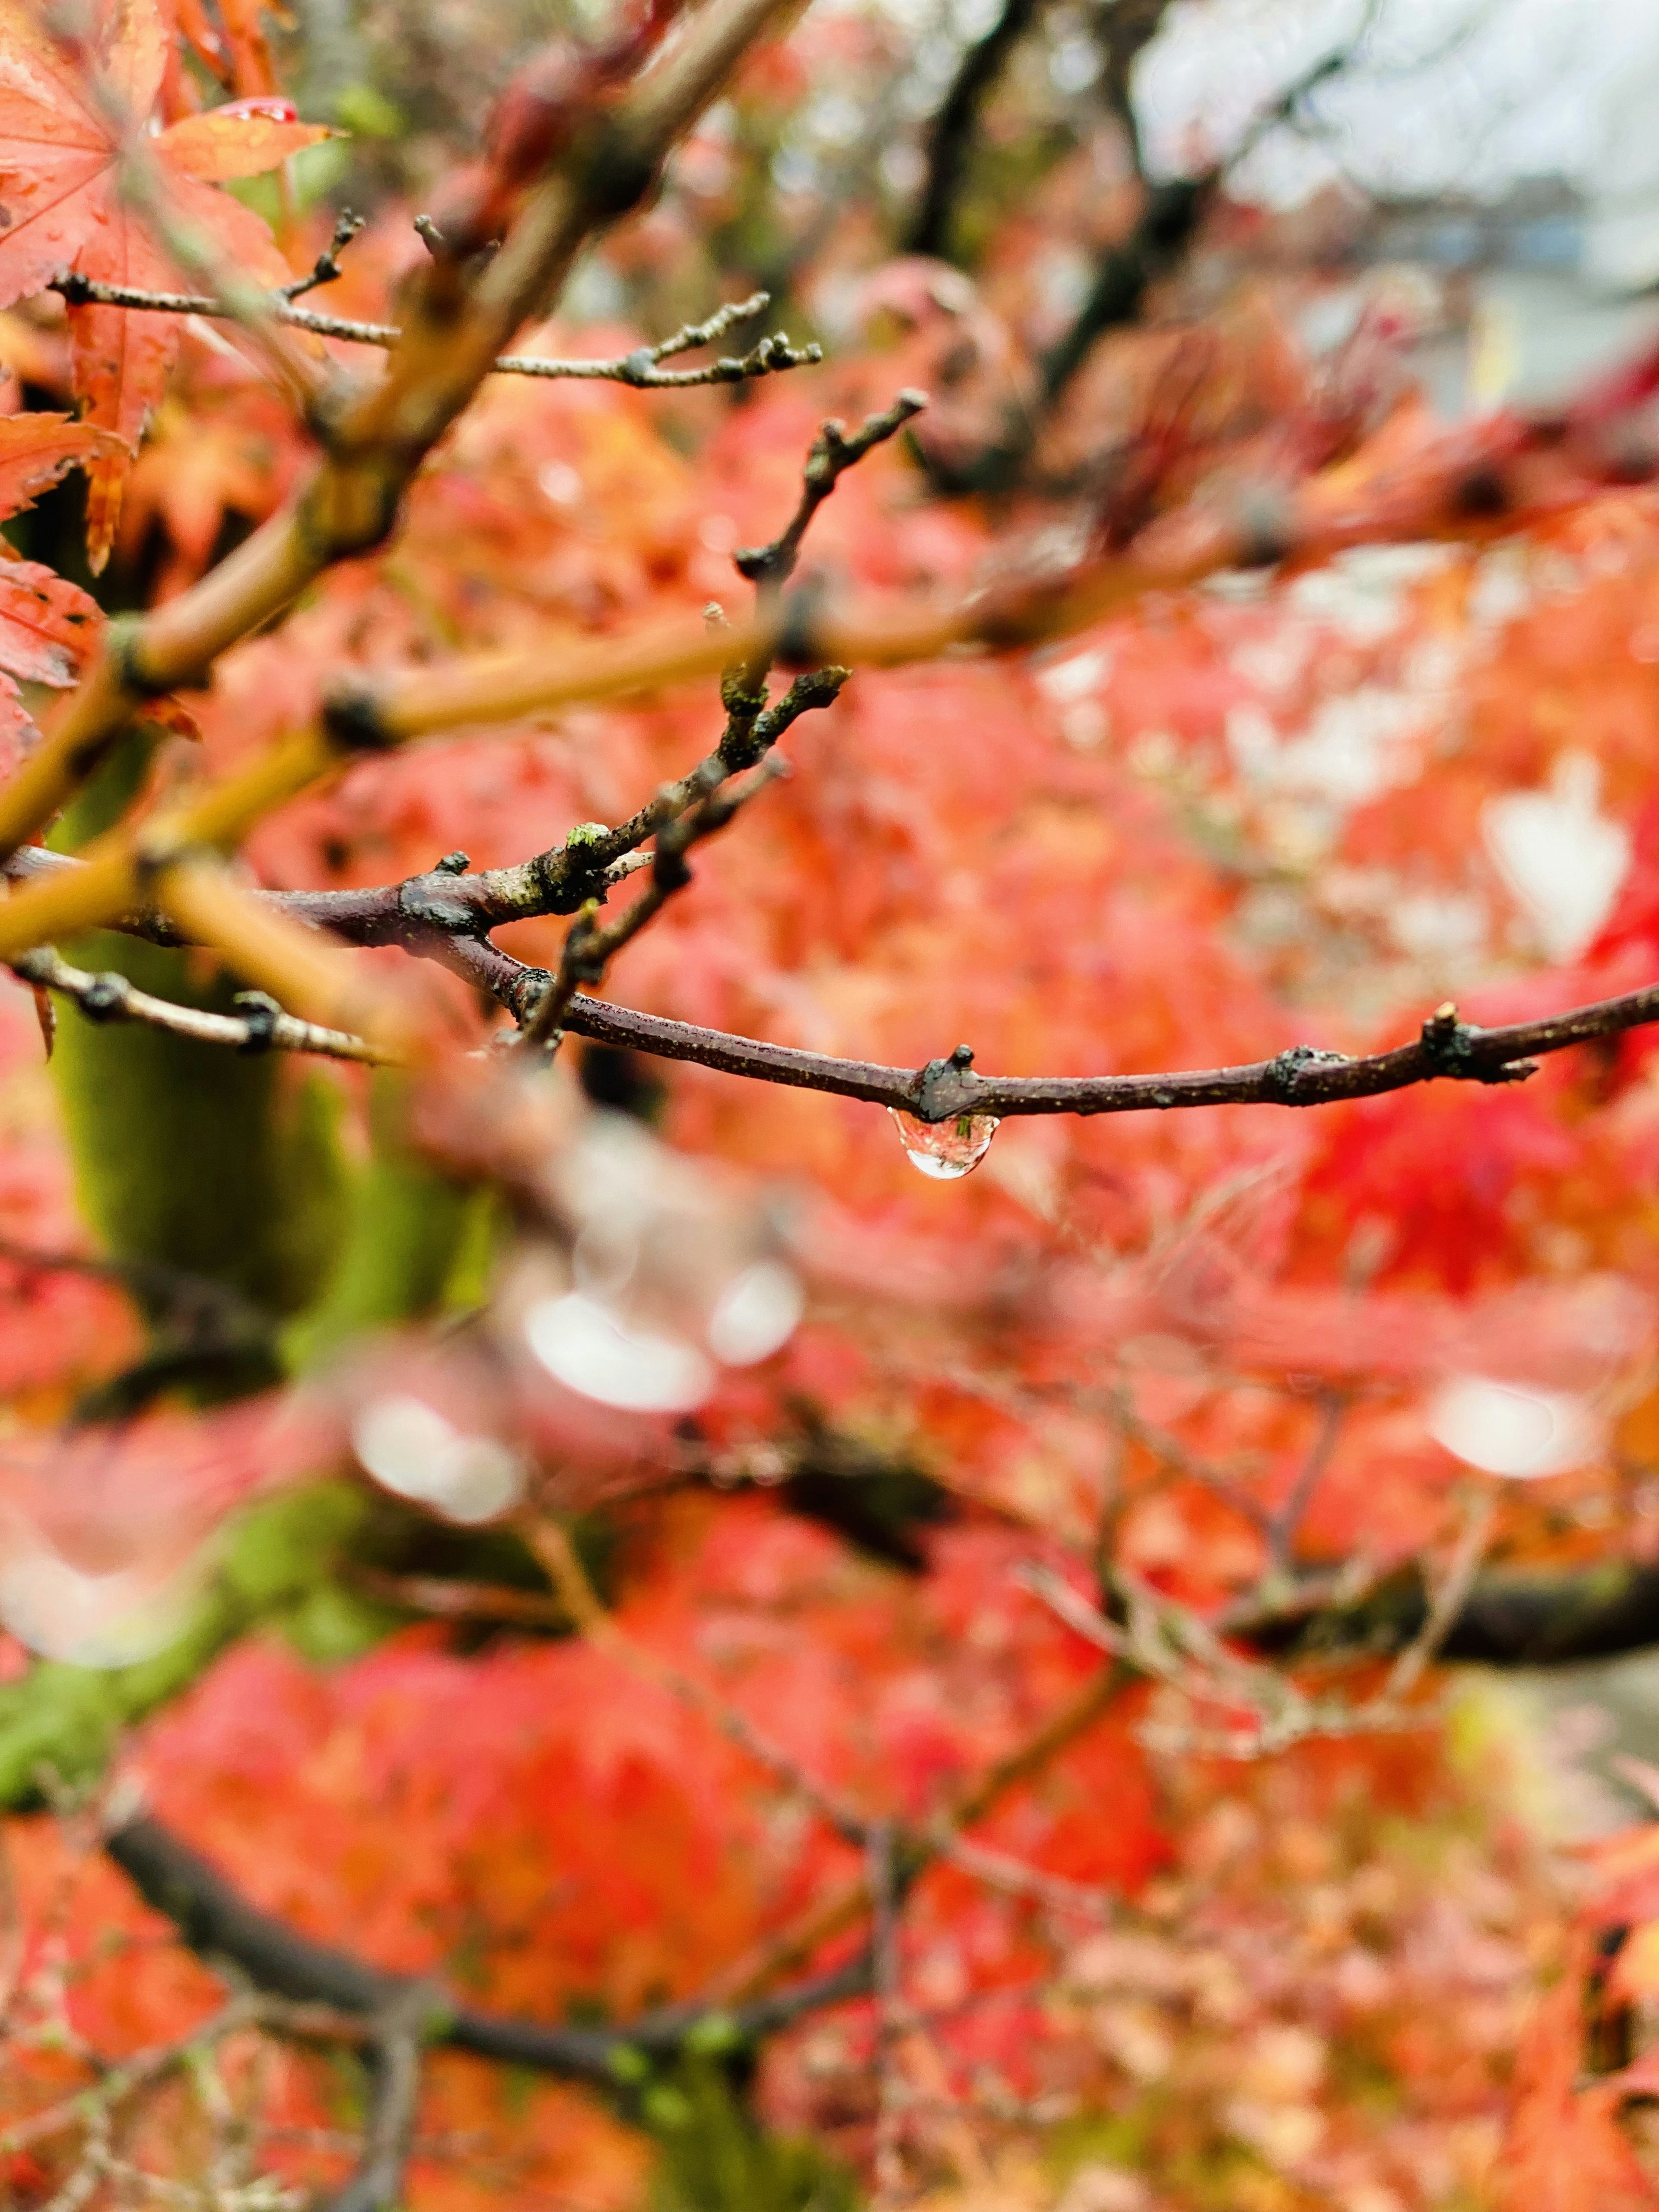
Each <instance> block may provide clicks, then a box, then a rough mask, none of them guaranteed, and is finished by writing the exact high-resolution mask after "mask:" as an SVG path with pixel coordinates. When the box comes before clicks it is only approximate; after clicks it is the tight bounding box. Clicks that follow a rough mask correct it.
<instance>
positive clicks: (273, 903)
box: [4, 671, 1659, 1121]
mask: <svg viewBox="0 0 1659 2212" xmlns="http://www.w3.org/2000/svg"><path fill="white" fill-rule="evenodd" d="M835 673H838V671H825V672H824V674H823V678H820V679H817V680H823V681H827V680H828V678H829V676H830V675H831V674H835ZM807 680H811V679H807ZM782 703H783V702H780V707H781V705H782ZM711 757H713V756H711ZM695 773H696V772H695V771H694V774H695ZM684 781H685V783H686V784H687V785H689V784H690V781H691V779H690V778H688V779H685V780H684ZM669 788H670V789H671V790H675V791H678V789H680V788H681V787H669ZM666 803H667V802H666V801H659V802H653V805H656V804H663V805H666ZM648 811H649V810H642V811H641V816H636V817H634V822H635V823H636V824H637V823H640V821H641V818H642V817H643V815H644V814H645V813H647V812H648ZM602 834H603V835H604V836H607V837H609V836H616V835H619V834H621V833H620V832H605V833H602ZM648 834H650V832H649V829H642V830H641V836H644V835H648ZM596 842H597V840H596ZM580 849H581V845H580V840H577V841H576V842H573V841H572V840H567V841H566V843H565V845H564V846H562V847H559V848H555V849H554V854H553V855H551V856H545V857H544V861H538V862H527V863H525V864H524V866H523V869H497V870H493V871H490V872H489V873H487V874H483V875H479V876H477V877H465V876H459V875H447V874H444V873H442V872H438V871H435V872H433V873H432V874H429V875H425V876H412V877H410V878H406V879H405V881H404V882H403V883H401V884H383V885H380V886H379V887H378V888H377V889H375V890H361V891H358V890H348V891H258V892H254V893H252V894H249V896H250V898H251V899H252V901H253V902H256V903H258V904H262V905H268V906H270V907H273V908H276V909H277V910H279V911H282V912H285V913H287V914H289V915H292V916H293V917H294V918H295V920H298V921H305V922H307V923H310V924H312V925H313V926H314V927H317V928H319V929H321V930H326V931H328V932H330V933H331V934H332V935H334V936H335V937H337V938H338V939H340V940H341V941H342V942H343V944H344V945H401V946H402V947H403V948H404V951H408V952H410V953H413V954H415V955H416V956H417V957H423V958H428V959H435V960H438V961H440V962H441V963H443V964H444V965H445V966H447V967H449V968H451V969H453V970H454V972H456V973H457V974H459V975H462V976H463V977H464V978H465V980H466V981H468V982H469V983H472V984H474V985H476V986H477V987H478V988H479V989H481V990H484V991H487V992H488V993H489V994H490V996H492V997H493V998H495V1000H498V1002H499V1003H500V1004H501V1006H504V1007H506V1009H507V1012H509V1013H510V1014H512V1015H513V1018H514V1019H515V1020H516V1021H518V1022H519V1023H520V1024H526V1023H527V1022H528V1021H529V1020H530V1019H531V1018H532V1014H533V1012H534V1010H535V1008H536V1007H537V1006H538V1005H539V1004H540V1003H541V1002H542V1001H543V1000H544V996H545V994H546V992H547V990H548V987H549V986H550V983H551V981H552V980H553V979H552V977H551V975H550V972H549V971H548V970H547V969H544V968H535V967H531V966H529V965H527V964H526V963H525V962H523V961H520V960H517V959H514V958H513V955H512V954H511V953H508V952H504V951H502V950H501V948H500V946H498V945H493V944H491V943H490V942H489V931H490V930H491V929H493V928H496V927H500V926H501V924H502V923H504V922H506V921H522V920H524V919H526V917H528V916H530V915H538V914H549V913H559V912H568V911H569V910H570V908H569V907H568V906H561V905H558V904H556V903H555V902H554V901H553V900H552V899H551V898H550V899H548V900H547V902H545V903H533V902H530V900H529V898H528V897H527V896H526V902H524V903H520V902H519V896H520V894H519V893H518V891H517V890H511V891H509V890H504V889H503V888H502V884H503V879H504V878H513V879H515V880H516V879H517V878H520V876H521V875H522V874H523V873H524V872H525V871H526V870H537V871H539V870H542V869H543V868H544V867H545V868H546V870H547V871H548V872H550V874H551V876H552V878H553V879H554V880H555V881H556V882H557V883H559V884H562V885H563V886H565V895H568V885H569V884H570V881H571V879H572V877H573V875H574V865H573V864H574V857H575V855H576V854H578V853H579V852H580ZM83 865H84V864H83V863H82V862H79V861H76V860H72V859H70V858H68V857H66V856H64V855H63V854H56V853H48V852H46V851H44V850H43V849H41V848H39V847H29V848H24V849H23V850H21V851H20V852H18V853H17V854H14V855H13V856H12V859H11V860H9V862H7V863H5V864H4V872H5V873H6V874H8V875H10V876H12V877H13V878H16V879H20V880H23V881H29V880H37V881H38V880H40V879H42V878H56V877H58V875H60V874H62V873H64V872H68V871H70V870H73V869H75V868H77V867H80V866H83ZM567 870H568V871H569V872H566V871H567ZM116 926H117V927H120V928H123V929H125V931H126V932H127V933H129V934H131V935H135V936H140V937H146V938H149V939H151V940H152V941H155V942H157V943H161V944H166V945H177V944H181V943H183V942H185V938H184V935H183V934H182V933H181V932H179V930H178V929H177V928H175V927H173V926H172V925H171V924H169V923H168V922H167V921H165V920H163V919H161V918H160V917H155V916H146V915H128V916H125V917H123V918H122V919H121V920H120V921H119V922H118V924H117V925H116ZM22 957H23V958H29V957H33V956H31V955H25V956H22ZM16 964H19V965H20V966H21V962H20V963H16ZM219 1018H221V1019H222V1017H219ZM285 1018H287V1017H285ZM1655 1021H1659V984H1650V985H1648V986H1646V987H1644V989H1642V990H1639V991H1630V992H1626V993H1625V994H1623V995H1621V996H1620V997H1618V998H1613V999H1599V1000H1593V1001H1591V1002H1590V1003H1589V1004H1588V1005H1585V1006H1573V1007H1570V1008H1568V1009H1566V1010H1565V1012H1561V1013H1559V1014H1553V1015H1548V1016H1546V1017H1544V1018H1541V1019H1539V1020H1536V1021H1530V1022H1510V1023H1504V1024H1498V1025H1495V1026H1493V1027H1492V1028H1483V1027H1481V1026H1480V1025H1479V1024H1474V1023H1468V1022H1464V1021H1462V1020H1460V1019H1459V1018H1458V1016H1457V1013H1456V1010H1455V1008H1451V1007H1445V1006H1442V1007H1439V1008H1437V1010H1436V1011H1435V1012H1434V1013H1432V1014H1431V1015H1430V1016H1429V1018H1428V1019H1427V1020H1426V1021H1425V1023H1424V1024H1423V1026H1422V1029H1421V1030H1420V1032H1419V1036H1417V1038H1416V1039H1415V1040H1414V1041H1413V1042H1410V1043H1408V1044H1401V1045H1396V1046H1395V1047H1394V1048H1392V1049H1390V1050H1389V1051H1387V1052H1378V1053H1370V1054H1362V1055H1360V1056H1358V1057H1357V1058H1349V1057H1348V1056H1347V1055H1346V1054H1342V1053H1337V1052H1322V1051H1320V1050H1318V1049H1316V1048H1314V1047H1313V1046H1310V1045H1292V1046H1291V1047H1289V1048H1287V1049H1286V1050H1285V1051H1284V1052H1281V1053H1278V1054H1275V1055H1274V1056H1273V1058H1272V1059H1271V1060H1251V1061H1249V1062H1247V1063H1245V1064H1244V1065H1243V1066H1235V1067H1216V1068H1187V1069H1178V1070H1172V1071H1170V1072H1168V1073H1163V1074H1149V1075H1092V1076H1091V1075H1060V1076H1041V1075H1038V1076H981V1075H980V1074H978V1073H975V1070H974V1067H973V1065H972V1060H973V1054H972V1053H971V1052H969V1054H967V1057H966V1060H963V1056H962V1054H961V1052H960V1051H958V1052H957V1053H955V1054H951V1056H950V1057H949V1058H948V1059H939V1060H929V1061H927V1063H926V1065H925V1066H921V1067H919V1068H910V1067H895V1066H889V1065H886V1064H884V1063H883V1062H880V1061H877V1060H847V1059H842V1058H839V1057H837V1056H836V1054H830V1053H819V1052H806V1051H803V1050H802V1049H801V1048H799V1047H798V1046H794V1045H786V1044H774V1043H771V1042H767V1041H766V1040H764V1039H762V1038H758V1037H745V1036H734V1035H732V1033H730V1032H729V1031H726V1030H713V1029H705V1028H702V1027H701V1026H700V1025H699V1024H696V1023H694V1022H680V1021H675V1020H672V1019H671V1018H669V1017H668V1016H667V1015H665V1014H648V1013H642V1012H639V1011H638V1010H637V1009H636V1008H634V1007H631V1006H613V1005H611V1003H609V1002H608V1001H606V1000H599V999H594V998H590V997H588V996H587V995H586V994H584V993H582V992H580V990H578V991H575V992H574V993H573V994H572V995H571V997H570V999H569V1000H568V1004H567V1006H565V1008H564V1011H563V1012H562V1017H561V1022H560V1025H561V1026H562V1028H564V1029H566V1030H570V1031H572V1032H574V1034H575V1035H577V1036H586V1037H589V1038H592V1040H593V1041H594V1042H596V1043H599V1044H608V1045H617V1046H621V1047H624V1048H628V1049H630V1050H632V1051H635V1052H641V1053H645V1054H649V1055H651V1056H652V1057H653V1058H656V1059H659V1060H686V1061H689V1062H690V1063H692V1064H693V1065H695V1066H699V1067H708V1068H712V1069H714V1070H715V1071H716V1072H717V1073H720V1074H725V1075H738V1076H742V1077H744V1079H747V1080H749V1081H750V1082H757V1083H776V1084H781V1085H784V1086H785V1087H786V1088H787V1089H790V1090H796V1091H825V1092H827V1093H829V1095H831V1096H833V1097H842V1098H860V1099H863V1100H864V1101H866V1103H868V1104H871V1105H874V1106H893V1107H896V1108H898V1109H900V1110H901V1111H902V1112H904V1113H908V1114H914V1115H916V1116H917V1117H918V1118H919V1119H920V1120H921V1121H951V1120H954V1119H955V1118H956V1117H957V1116H958V1115H963V1114H994V1115H998V1116H1000V1117H1002V1118H1006V1117H1008V1116H1010V1115H1046V1114H1079V1115H1093V1114H1135V1113H1146V1112H1152V1111H1156V1112H1170V1111H1174V1110H1177V1109H1184V1108H1188V1107H1195V1106H1251V1105H1255V1106H1329V1105H1335V1104H1337V1103H1340V1102H1342V1101H1344V1100H1347V1099H1353V1098H1375V1097H1381V1096H1383V1094H1384V1093H1385V1092H1389V1091H1406V1090H1409V1089H1411V1088H1412V1087H1413V1085H1417V1084H1419V1083H1432V1082H1435V1081H1437V1080H1442V1079H1445V1080H1452V1081H1461V1082H1468V1083H1483V1084H1491V1085H1497V1084H1504V1083H1516V1082H1521V1081H1524V1080H1525V1079H1526V1078H1527V1077H1528V1075H1530V1074H1531V1073H1533V1072H1534V1068H1533V1065H1532V1063H1534V1062H1535V1061H1537V1060H1541V1059H1543V1058H1545V1057H1546V1056H1547V1055H1548V1054H1552V1053H1557V1052H1565V1051H1568V1050H1571V1048H1573V1047H1574V1046H1577V1045H1582V1044H1589V1043H1592V1042H1595V1040H1597V1039H1599V1038H1603V1037H1613V1036H1622V1035H1623V1034H1624V1033H1625V1032H1626V1030H1634V1029H1640V1028H1642V1027H1644V1025H1645V1024H1648V1023H1650V1022H1655Z"/></svg>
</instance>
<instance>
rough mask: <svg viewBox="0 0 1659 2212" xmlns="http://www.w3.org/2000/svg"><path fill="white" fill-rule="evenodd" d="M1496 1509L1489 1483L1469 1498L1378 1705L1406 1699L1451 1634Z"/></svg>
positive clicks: (1470, 1585) (1480, 1558)
mask: <svg viewBox="0 0 1659 2212" xmlns="http://www.w3.org/2000/svg"><path fill="white" fill-rule="evenodd" d="M1497 1510H1498V1506H1497V1499H1496V1498H1495V1497H1494V1496H1493V1494H1492V1486H1491V1485H1490V1484H1487V1485H1486V1486H1484V1487H1482V1488H1480V1489H1479V1490H1476V1491H1475V1492H1473V1494H1472V1495H1471V1496H1470V1498H1469V1499H1468V1504H1467V1506H1466V1509H1465V1512H1464V1516H1463V1528H1462V1534H1460V1535H1459V1537H1458V1540H1457V1542H1456V1545H1455V1547H1454V1548H1453V1551H1452V1555H1451V1559H1450V1560H1449V1563H1448V1565H1447V1568H1446V1571H1445V1573H1444V1574H1443V1576H1442V1577H1441V1579H1440V1583H1439V1585H1438V1587H1437V1589H1436V1590H1435V1593H1434V1595H1433V1598H1432V1599H1431V1601H1430V1605H1429V1609H1428V1613H1427V1614H1426V1615H1425V1619H1424V1622H1423V1626H1422V1627H1421V1628H1420V1629H1419V1632H1418V1633H1417V1634H1416V1635H1415V1636H1414V1637H1413V1639H1412V1641H1411V1642H1410V1643H1409V1644H1407V1646H1406V1649H1405V1650H1403V1651H1402V1652H1401V1654H1400V1656H1399V1657H1398V1658H1397V1659H1396V1660H1395V1662H1394V1665H1393V1666H1392V1667H1391V1668H1389V1679H1388V1680H1387V1682H1386V1683H1385V1684H1384V1685H1383V1690H1382V1693H1381V1695H1380V1696H1379V1698H1378V1699H1377V1703H1378V1705H1383V1706H1393V1705H1399V1703H1400V1702H1401V1699H1404V1698H1406V1697H1408V1696H1409V1695H1410V1693H1411V1692H1412V1691H1413V1690H1414V1689H1415V1688H1416V1686H1417V1684H1418V1682H1419V1680H1421V1678H1422V1674H1423V1670H1424V1669H1425V1668H1426V1667H1427V1666H1428V1664H1429V1662H1430V1661H1431V1659H1432V1658H1433V1657H1434V1656H1435V1654H1436V1653H1437V1651H1438V1650H1439V1649H1440V1647H1441V1645H1442V1644H1443V1643H1444V1642H1445V1640H1446V1638H1447V1637H1448V1636H1449V1634H1450V1632H1451V1630H1452V1627H1453V1626H1454V1624H1455V1621H1456V1620H1457V1616H1458V1614H1459V1613H1461V1612H1462V1609H1463V1607H1464V1604H1465V1603H1466V1601H1468V1595H1469V1592H1470V1591H1471V1589H1473V1588H1474V1578H1475V1577H1476V1575H1477V1574H1479V1572H1480V1562H1481V1560H1482V1559H1483V1558H1484V1557H1485V1556H1486V1543H1487V1540H1488V1538H1489V1537H1490V1535H1491V1534H1492V1520H1493V1517H1494V1516H1495V1514H1496V1512H1497Z"/></svg>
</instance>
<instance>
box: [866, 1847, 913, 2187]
mask: <svg viewBox="0 0 1659 2212" xmlns="http://www.w3.org/2000/svg"><path fill="white" fill-rule="evenodd" d="M865 1861H866V1866H867V1868H868V1869H869V1873H868V1880H869V1884H870V1919H871V1936H870V1959H871V1979H872V1984H873V1986H874V1991H875V1999H876V2140H875V2155H874V2161H873V2162H874V2167H875V2183H876V2196H875V2202H876V2204H877V2205H878V2207H880V2208H883V2212H890V2208H891V2207H892V2206H894V2205H895V2204H896V2203H898V2202H899V2200H900V2199H901V2198H902V2196H903V2194H904V2185H905V2181H904V2153H903V2148H902V2138H903V2130H904V2121H903V2096H902V2087H903V2085H902V2082H901V2081H900V2079H899V2071H898V2059H899V2040H900V2038H901V2036H902V2033H903V2029H904V2020H903V1996H902V1990H901V1987H900V1981H899V1948H898V1921H899V1883H898V1869H897V1865H896V1857H895V1850H894V1836H893V1831H892V1827H891V1826H890V1824H889V1823H888V1822H887V1821H885V1820H882V1821H878V1822H877V1824H876V1825H875V1826H873V1827H872V1829H871V1831H870V1835H869V1840H868V1843H867V1844H866V1847H865Z"/></svg>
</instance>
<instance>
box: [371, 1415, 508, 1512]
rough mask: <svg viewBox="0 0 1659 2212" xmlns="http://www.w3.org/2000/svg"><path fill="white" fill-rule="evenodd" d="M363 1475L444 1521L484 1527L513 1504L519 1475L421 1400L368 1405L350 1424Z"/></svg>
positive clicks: (488, 1442)
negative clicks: (431, 1509)
mask: <svg viewBox="0 0 1659 2212" xmlns="http://www.w3.org/2000/svg"><path fill="white" fill-rule="evenodd" d="M351 1443H352V1448H353V1449H354V1450H355V1451H356V1455H357V1457H358V1460H359V1462H361V1463H362V1467H363V1468H364V1469H365V1470H366V1472H367V1473H368V1474H372V1475H373V1476H374V1480H375V1481H376V1482H378V1483H379V1484H380V1486H381V1488H382V1489H384V1490H390V1491H392V1492H395V1493H396V1494H397V1496H398V1497H399V1498H414V1499H416V1501H417V1502H418V1503H419V1504H422V1505H432V1506H435V1507H436V1509H437V1510H438V1511H439V1512H440V1513H441V1514H443V1515H444V1516H445V1517H446V1519H447V1520H450V1521H461V1522H474V1521H488V1520H490V1519H492V1518H493V1517H494V1516H495V1515H496V1514H497V1513H501V1512H503V1511H505V1510H506V1509H507V1506H509V1505H511V1504H514V1503H515V1501H516V1500H517V1498H518V1497H519V1494H520V1491H521V1490H522V1489H523V1487H524V1469H523V1467H522V1465H521V1464H520V1461H519V1459H518V1456H517V1455H516V1454H515V1453H513V1452H511V1451H509V1450H508V1449H507V1446H506V1445H505V1444H503V1443H499V1442H498V1441H497V1440H496V1438H495V1437H480V1436H469V1435H467V1434H466V1433H465V1431H462V1430H459V1429H457V1428H456V1427H455V1426H454V1425H453V1422H451V1421H448V1420H447V1419H445V1418H444V1416H443V1415H442V1414H441V1413H440V1412H439V1411H438V1409H437V1407H435V1406H428V1404H427V1402H426V1401H425V1400H424V1399H423V1398H412V1397H409V1396H407V1395H404V1394H402V1393H399V1394H398V1395H395V1396H392V1397H386V1398H376V1399H374V1401H372V1402H371V1403H370V1404H369V1405H368V1406H366V1407H364V1409H363V1411H362V1413H360V1414H359V1415H358V1416H357V1419H356V1421H355V1422H354V1423H353V1424H352V1430H351Z"/></svg>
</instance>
